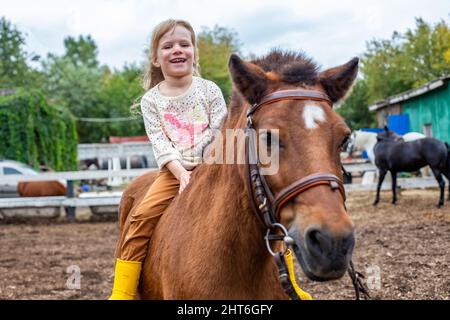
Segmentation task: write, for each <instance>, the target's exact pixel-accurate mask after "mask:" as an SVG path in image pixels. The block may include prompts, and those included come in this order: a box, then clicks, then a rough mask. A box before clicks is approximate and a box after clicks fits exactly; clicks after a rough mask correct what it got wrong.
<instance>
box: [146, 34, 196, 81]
mask: <svg viewBox="0 0 450 320" xmlns="http://www.w3.org/2000/svg"><path fill="white" fill-rule="evenodd" d="M191 37H192V35H191V33H190V32H189V30H187V29H186V28H184V27H182V26H176V27H175V28H173V29H172V30H170V31H168V32H166V33H165V34H164V35H163V36H162V37H161V39H160V40H159V44H158V52H157V56H156V59H155V60H154V61H153V64H154V65H155V66H156V67H160V68H161V71H162V73H163V74H164V78H166V79H167V77H174V78H180V77H184V76H187V75H189V74H191V75H192V74H193V73H194V61H195V53H194V52H195V48H194V45H193V43H192V39H191Z"/></svg>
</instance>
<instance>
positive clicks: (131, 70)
mask: <svg viewBox="0 0 450 320" xmlns="http://www.w3.org/2000/svg"><path fill="white" fill-rule="evenodd" d="M141 74H142V70H141V68H140V67H138V66H136V65H134V64H131V65H125V66H124V68H123V70H121V71H116V72H114V73H109V74H105V76H104V77H103V80H102V88H101V90H100V93H99V103H98V110H99V111H100V113H101V117H103V118H131V117H133V114H132V113H131V112H130V107H131V106H132V105H133V104H134V103H138V102H139V101H137V98H138V97H140V96H141V95H142V94H143V93H144V89H143V88H142V86H141ZM100 125H101V126H102V133H103V134H102V135H103V136H102V137H104V138H107V137H109V136H136V135H145V130H144V126H143V121H142V117H141V116H137V117H136V120H129V121H121V122H107V123H103V124H100Z"/></svg>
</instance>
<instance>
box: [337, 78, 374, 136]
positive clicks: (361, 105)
mask: <svg viewBox="0 0 450 320" xmlns="http://www.w3.org/2000/svg"><path fill="white" fill-rule="evenodd" d="M368 99H369V95H368V91H367V83H366V82H365V81H364V80H361V79H359V80H357V82H356V83H355V85H354V86H353V90H352V92H351V94H350V96H349V97H348V98H347V99H346V100H345V101H344V102H343V103H342V104H341V105H340V106H339V107H338V108H337V109H336V111H337V112H338V113H339V114H340V115H341V116H342V117H343V118H344V119H345V120H346V122H347V125H348V126H349V127H350V129H352V130H358V129H361V128H370V127H373V126H376V122H375V115H374V113H371V112H370V111H369V109H368V108H367V106H368Z"/></svg>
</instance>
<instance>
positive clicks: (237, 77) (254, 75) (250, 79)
mask: <svg viewBox="0 0 450 320" xmlns="http://www.w3.org/2000/svg"><path fill="white" fill-rule="evenodd" d="M228 68H229V69H230V73H231V79H232V80H233V83H234V85H235V87H236V88H237V89H238V90H239V92H240V93H241V94H242V96H243V97H244V98H245V99H246V100H247V101H248V102H250V103H251V104H255V103H258V102H259V101H261V99H262V97H263V96H264V95H265V94H266V91H267V87H268V84H269V79H268V78H267V76H266V74H265V73H264V71H263V70H262V69H261V68H260V67H258V66H257V65H255V64H252V63H249V62H245V61H242V60H241V58H239V57H238V56H237V55H235V54H232V55H231V57H230V61H229V63H228Z"/></svg>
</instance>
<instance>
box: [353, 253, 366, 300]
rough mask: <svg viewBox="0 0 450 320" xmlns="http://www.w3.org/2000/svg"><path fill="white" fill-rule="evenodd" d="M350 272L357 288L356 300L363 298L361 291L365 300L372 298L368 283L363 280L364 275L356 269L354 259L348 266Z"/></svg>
mask: <svg viewBox="0 0 450 320" xmlns="http://www.w3.org/2000/svg"><path fill="white" fill-rule="evenodd" d="M348 274H349V276H350V278H351V279H352V284H353V288H354V289H355V296H356V300H361V293H362V295H363V297H364V300H369V299H371V297H370V294H369V289H368V288H367V286H366V284H365V283H364V282H363V280H362V279H364V275H363V274H362V273H360V272H358V271H355V267H354V266H353V261H351V260H350V263H349V266H348Z"/></svg>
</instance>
